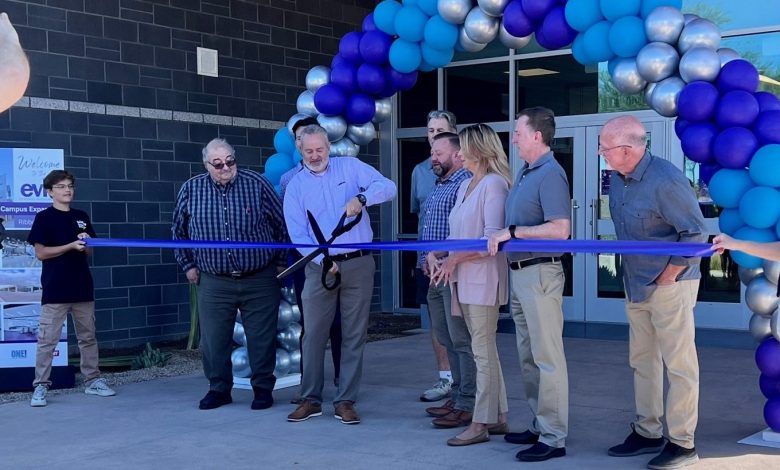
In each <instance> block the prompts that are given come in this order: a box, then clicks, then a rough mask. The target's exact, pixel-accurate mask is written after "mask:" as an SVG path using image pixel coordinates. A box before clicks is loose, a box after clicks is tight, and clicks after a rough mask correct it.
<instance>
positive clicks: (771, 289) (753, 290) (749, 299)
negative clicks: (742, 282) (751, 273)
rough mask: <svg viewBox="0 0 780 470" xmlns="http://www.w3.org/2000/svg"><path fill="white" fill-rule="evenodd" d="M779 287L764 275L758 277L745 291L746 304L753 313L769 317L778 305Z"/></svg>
mask: <svg viewBox="0 0 780 470" xmlns="http://www.w3.org/2000/svg"><path fill="white" fill-rule="evenodd" d="M778 301H780V299H778V297H777V286H776V285H774V284H772V283H771V282H769V281H768V280H767V278H766V277H764V276H763V275H761V276H756V277H755V278H754V279H753V280H752V281H750V284H748V286H747V289H745V303H747V306H748V308H749V309H750V310H752V311H753V313H757V314H759V315H765V316H769V315H772V313H774V311H775V309H776V308H777V305H778Z"/></svg>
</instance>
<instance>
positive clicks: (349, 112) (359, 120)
mask: <svg viewBox="0 0 780 470" xmlns="http://www.w3.org/2000/svg"><path fill="white" fill-rule="evenodd" d="M317 109H319V108H317ZM375 112H376V103H375V102H374V100H373V99H372V98H371V97H370V96H368V95H364V94H362V93H355V94H354V95H352V96H350V97H349V100H348V102H347V109H346V112H345V117H346V118H347V122H348V123H350V124H365V123H367V122H368V121H370V120H371V119H373V117H374V113H375Z"/></svg>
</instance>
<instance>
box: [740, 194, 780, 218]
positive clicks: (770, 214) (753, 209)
mask: <svg viewBox="0 0 780 470" xmlns="http://www.w3.org/2000/svg"><path fill="white" fill-rule="evenodd" d="M739 215H740V216H742V220H744V221H745V223H746V224H748V225H749V226H751V227H755V228H774V226H775V225H777V222H778V220H780V192H778V191H777V190H776V189H775V188H769V187H767V186H756V187H755V188H752V189H750V190H749V191H748V192H746V193H745V194H744V195H743V196H742V199H740V201H739Z"/></svg>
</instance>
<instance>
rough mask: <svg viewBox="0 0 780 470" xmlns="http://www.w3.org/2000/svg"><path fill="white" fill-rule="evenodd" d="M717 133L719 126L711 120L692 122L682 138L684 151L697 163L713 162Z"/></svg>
mask: <svg viewBox="0 0 780 470" xmlns="http://www.w3.org/2000/svg"><path fill="white" fill-rule="evenodd" d="M717 135H718V128H717V127H715V126H714V125H712V124H710V123H709V122H697V123H693V124H691V125H690V126H688V128H687V129H685V132H683V135H682V138H681V139H680V143H681V144H682V150H683V153H684V154H685V156H686V157H688V158H690V159H691V160H693V161H694V162H697V163H708V162H712V161H713V159H714V157H713V155H712V142H713V140H715V137H716V136H717Z"/></svg>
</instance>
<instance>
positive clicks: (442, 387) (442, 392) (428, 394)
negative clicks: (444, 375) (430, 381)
mask: <svg viewBox="0 0 780 470" xmlns="http://www.w3.org/2000/svg"><path fill="white" fill-rule="evenodd" d="M451 392H452V382H450V381H449V380H447V379H439V381H438V382H436V384H434V386H433V387H432V388H430V389H428V390H426V391H425V392H423V394H422V395H421V396H420V401H426V402H430V401H439V400H444V399H445V398H447V397H449V396H450V394H451Z"/></svg>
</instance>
